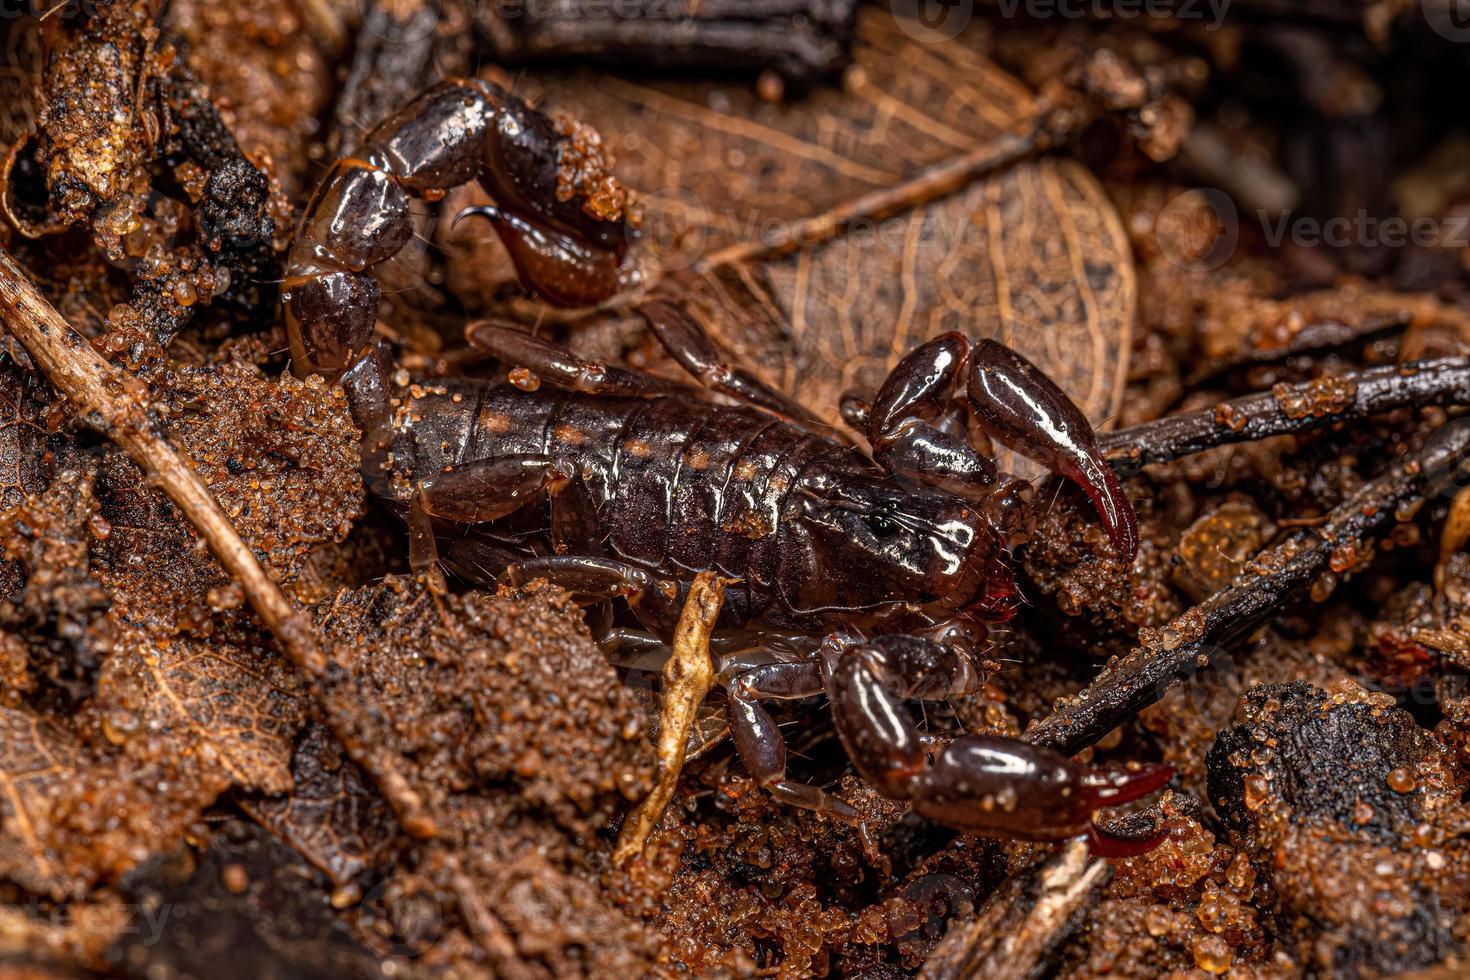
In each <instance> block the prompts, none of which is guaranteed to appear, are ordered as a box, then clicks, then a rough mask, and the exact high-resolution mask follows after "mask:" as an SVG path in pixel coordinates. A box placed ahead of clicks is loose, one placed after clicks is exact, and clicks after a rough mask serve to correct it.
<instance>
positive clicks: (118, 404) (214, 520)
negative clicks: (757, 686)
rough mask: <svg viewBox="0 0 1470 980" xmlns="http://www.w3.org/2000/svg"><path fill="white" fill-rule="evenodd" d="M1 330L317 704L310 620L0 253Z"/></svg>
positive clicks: (142, 393) (88, 349)
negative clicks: (236, 587)
mask: <svg viewBox="0 0 1470 980" xmlns="http://www.w3.org/2000/svg"><path fill="white" fill-rule="evenodd" d="M0 322H3V323H4V325H5V328H6V330H8V331H9V333H10V335H11V336H12V337H14V338H15V339H16V340H17V341H19V342H20V344H21V346H22V347H24V348H25V349H26V353H28V354H29V355H30V357H31V360H32V361H33V362H34V363H35V365H36V367H37V368H38V369H40V371H41V373H42V374H44V375H45V376H46V378H47V380H49V381H50V382H51V385H52V387H54V388H55V389H56V390H57V391H58V392H60V393H61V394H62V395H63V396H64V397H65V398H66V400H67V401H68V402H69V403H70V404H71V406H72V408H73V409H74V410H75V412H76V417H77V419H78V420H79V421H81V422H82V423H83V424H85V425H87V426H89V427H91V428H93V429H95V430H96V431H98V432H100V433H102V434H103V435H104V436H106V437H107V438H108V439H111V440H112V441H113V442H115V443H116V444H117V445H118V446H119V447H121V448H122V450H123V451H124V452H126V453H127V454H128V457H129V458H131V459H132V460H133V462H135V463H137V464H138V466H140V467H141V468H142V470H143V472H144V473H145V474H146V475H147V477H148V482H149V483H151V484H152V485H153V486H156V487H158V488H159V489H160V490H162V491H163V492H164V494H166V495H167V496H168V498H169V500H172V501H173V502H174V505H175V506H177V507H178V508H179V510H180V511H182V512H183V514H184V517H185V518H187V519H188V521H189V523H191V524H192V525H193V526H194V528H195V530H197V531H198V532H199V535H200V537H202V538H203V539H204V541H205V543H206V544H207V545H209V550H210V551H211V552H213V553H214V556H215V557H216V558H217V559H219V563H220V564H221V565H223V566H224V568H225V571H227V572H228V573H229V574H230V575H231V576H232V577H233V578H234V579H235V581H237V582H239V583H240V587H241V588H242V589H243V590H244V592H245V596H246V598H247V599H248V600H249V602H250V605H251V607H252V608H253V609H254V610H255V612H256V614H257V615H258V616H259V617H260V618H261V621H262V622H264V623H265V625H266V627H267V628H268V629H269V630H270V631H271V633H272V634H274V635H275V637H276V639H277V641H279V642H280V644H281V648H282V649H283V650H284V651H285V652H286V656H287V658H289V659H290V661H291V662H292V663H293V664H295V665H296V667H297V668H298V669H300V670H301V672H302V673H303V674H305V675H306V677H307V679H308V680H309V681H310V682H311V684H312V686H313V689H314V691H315V692H316V694H317V697H318V701H319V702H321V703H323V704H325V703H326V699H324V698H323V697H322V696H321V695H322V693H323V691H324V689H327V688H329V687H330V682H331V680H332V672H331V671H329V670H328V664H327V658H326V655H325V654H324V653H323V652H322V649H321V645H320V644H319V643H318V642H317V637H316V631H315V629H314V628H313V627H312V623H311V620H310V618H308V617H307V616H306V614H304V613H303V612H301V610H299V609H297V608H296V605H295V604H294V603H293V602H292V601H291V600H290V599H288V598H286V594H285V593H284V592H282V591H281V587H280V585H279V584H277V582H276V579H275V577H274V575H273V574H272V573H271V571H270V570H269V569H268V568H266V567H265V566H264V565H262V564H261V562H260V560H259V559H257V558H256V557H255V553H254V552H253V551H251V550H250V547H249V546H248V545H247V544H245V542H244V541H243V540H241V538H240V535H239V532H237V531H236V530H235V527H234V525H233V524H231V523H230V519H229V518H228V517H226V516H225V512H224V511H223V510H221V509H220V506H219V504H218V503H217V502H216V501H215V499H214V495H213V494H211V493H210V492H209V488H208V487H207V486H205V484H204V481H203V480H201V479H200V478H199V475H198V474H197V473H195V472H194V468H193V466H192V465H191V464H190V462H189V460H188V459H187V458H186V457H185V456H184V455H183V454H182V453H180V452H179V451H178V450H177V449H175V448H174V447H173V445H172V444H171V443H170V442H169V441H168V439H167V437H166V436H165V435H164V433H163V431H162V429H161V428H160V427H159V425H158V423H157V422H156V421H155V420H154V418H153V416H152V414H151V412H150V411H149V402H150V399H151V393H150V392H149V390H148V386H147V385H145V384H144V383H143V382H141V381H139V380H138V379H137V378H134V377H132V376H131V375H129V374H126V373H124V372H122V371H119V370H117V369H116V368H114V367H113V366H112V365H111V364H108V363H107V361H105V360H103V359H102V357H101V356H100V355H99V354H98V353H97V352H96V351H95V350H93V349H92V346H91V345H90V344H88V343H87V341H86V340H85V339H83V338H82V336H81V335H80V334H78V333H77V332H76V331H75V330H73V329H72V328H71V325H70V324H68V323H67V322H66V320H65V319H64V318H63V317H62V316H61V314H60V313H58V312H56V309H55V308H54V307H52V305H51V304H50V303H48V302H47V301H46V298H45V297H44V296H42V295H41V293H40V291H39V290H37V289H36V287H35V286H33V285H32V284H31V282H30V280H29V279H27V278H26V276H25V273H24V272H23V271H22V270H21V268H20V266H18V265H17V264H16V262H15V260H14V259H13V258H12V257H11V256H10V254H9V253H8V252H6V251H5V250H4V249H0ZM325 714H326V721H327V724H328V725H329V726H330V727H331V729H332V732H333V734H335V735H336V736H337V738H338V739H339V740H340V741H341V742H342V746H343V748H344V749H346V750H347V754H348V756H349V757H351V758H352V760H353V761H354V762H357V763H358V764H359V765H361V766H362V767H363V768H364V769H365V770H366V771H367V772H369V773H370V774H371V775H372V776H373V778H374V779H375V780H376V781H377V783H378V787H379V788H380V789H381V790H382V791H383V795H384V797H385V798H387V800H388V802H389V803H390V804H391V805H392V806H393V808H394V810H395V811H396V812H397V813H398V816H399V819H400V820H401V821H402V823H403V826H404V828H405V829H407V830H409V831H410V833H414V834H415V835H416V836H420V837H428V836H433V834H434V832H435V824H434V821H433V820H432V818H430V817H429V816H428V814H427V813H426V812H425V808H424V804H423V801H422V799H421V798H420V797H419V796H418V794H417V793H416V792H414V790H413V789H412V787H411V786H410V784H409V781H408V779H407V777H406V776H404V774H403V773H402V772H401V771H400V770H401V766H400V764H399V760H398V759H397V758H396V757H391V756H390V754H389V753H388V752H387V750H386V749H383V748H381V747H380V746H375V745H374V744H372V743H371V742H370V741H368V740H367V739H365V738H361V737H358V736H357V735H356V734H355V731H354V727H353V724H352V720H351V718H349V717H347V715H346V714H345V713H344V712H341V711H335V710H330V709H328V710H327V711H326V712H325Z"/></svg>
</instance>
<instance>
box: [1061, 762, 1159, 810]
mask: <svg viewBox="0 0 1470 980" xmlns="http://www.w3.org/2000/svg"><path fill="white" fill-rule="evenodd" d="M1173 778H1174V767H1173V766H1169V765H1162V764H1157V765H1148V766H1143V767H1142V768H1140V769H1136V770H1127V769H1094V770H1092V771H1091V772H1089V773H1088V774H1087V775H1086V776H1085V777H1084V783H1083V786H1082V794H1083V798H1084V799H1085V800H1086V801H1087V805H1088V806H1089V807H1091V808H1092V809H1094V810H1096V809H1097V808H1098V807H1104V806H1119V805H1121V804H1123V803H1131V802H1133V801H1134V800H1137V799H1142V798H1143V797H1145V796H1147V795H1148V794H1150V793H1153V792H1155V791H1157V790H1161V789H1163V788H1164V787H1165V786H1167V785H1169V780H1171V779H1173Z"/></svg>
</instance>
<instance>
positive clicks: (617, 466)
mask: <svg viewBox="0 0 1470 980" xmlns="http://www.w3.org/2000/svg"><path fill="white" fill-rule="evenodd" d="M456 399H457V401H456ZM430 402H433V403H434V404H432V405H431V404H430ZM446 403H448V404H446ZM451 407H452V409H453V410H450V411H446V409H450V408H451ZM400 417H401V419H402V421H403V424H402V425H401V427H400V429H399V432H398V435H397V438H396V439H395V442H394V447H393V451H394V465H393V469H394V471H395V472H397V473H400V474H408V473H412V474H414V475H415V476H416V477H418V478H424V477H425V476H428V475H432V474H433V473H435V472H438V471H439V470H441V469H443V468H444V467H445V466H447V465H452V466H462V465H464V464H465V463H467V462H470V461H472V460H476V459H486V458H498V457H502V456H507V455H513V454H524V455H546V456H551V457H553V458H557V459H562V460H566V461H568V462H571V463H573V464H574V465H575V467H576V469H577V471H578V475H579V479H578V480H577V481H575V482H574V483H573V485H572V486H571V487H569V488H567V489H566V490H564V491H562V493H561V494H560V495H558V496H557V497H555V498H552V499H551V500H550V501H549V502H548V503H547V504H546V505H542V506H541V507H540V510H539V512H538V513H537V514H535V515H534V516H533V515H528V514H518V515H514V516H513V517H511V518H508V519H507V520H506V521H505V522H501V524H503V525H504V527H500V526H497V527H496V528H492V529H486V530H490V531H491V532H492V533H493V531H494V530H501V531H503V532H505V533H506V534H507V535H508V536H510V537H514V535H513V534H510V532H511V529H513V528H516V529H525V528H527V527H531V528H535V529H537V530H539V531H540V532H541V533H542V534H543V536H544V540H543V541H540V542H534V543H533V542H531V541H529V540H526V539H525V538H524V537H522V538H521V547H522V548H524V549H525V550H531V549H532V548H534V550H535V551H538V552H541V553H546V552H549V551H552V550H559V551H566V552H570V553H579V554H596V555H605V556H607V557H613V558H619V559H623V560H626V561H629V562H632V563H635V564H638V565H641V566H643V567H644V568H647V569H648V570H650V571H652V572H654V573H656V574H658V575H661V576H664V577H668V578H676V579H687V578H689V577H690V576H691V575H692V573H693V572H696V571H702V570H705V569H714V570H717V571H719V572H720V573H721V574H724V575H728V576H731V577H735V578H740V579H743V580H746V582H747V583H748V586H749V587H750V588H751V590H752V591H753V592H755V593H757V594H754V595H751V596H750V599H751V600H753V601H755V602H756V603H757V604H761V600H762V599H763V598H765V596H764V595H763V594H764V592H765V589H764V586H765V585H766V584H767V583H768V579H769V576H768V575H767V574H766V573H765V569H767V568H770V567H772V566H773V564H774V563H773V561H771V560H768V559H767V556H768V555H769V554H770V552H771V550H772V549H773V548H774V547H775V534H776V532H777V530H778V527H779V524H780V515H781V508H782V506H783V504H784V503H785V501H786V498H787V495H788V494H789V493H790V491H791V489H792V487H793V486H794V485H795V484H796V482H797V480H798V478H799V477H800V475H801V473H802V472H803V471H804V470H806V469H807V467H809V466H811V465H813V464H816V463H821V462H832V461H835V458H836V457H847V456H851V455H852V451H851V450H849V449H847V448H845V447H842V446H840V445H839V444H837V443H835V442H833V441H831V440H828V439H825V438H822V437H821V436H816V435H811V434H809V433H807V432H805V431H803V430H801V429H798V428H796V427H795V426H792V425H789V424H787V423H785V422H782V421H779V420H777V419H775V418H773V417H772V416H769V415H766V414H763V413H760V412H756V411H753V410H749V409H743V408H729V407H721V406H716V405H711V404H708V403H705V402H700V401H696V400H692V399H689V400H686V399H681V398H675V397H665V398H652V399H624V398H595V397H588V396H585V395H577V394H571V393H566V392H561V391H554V390H543V391H536V392H526V391H522V390H521V389H518V388H516V387H514V386H512V385H508V384H500V385H486V384H484V383H481V382H473V381H458V382H453V383H451V384H449V385H448V386H446V387H442V388H435V389H427V390H425V392H424V394H423V396H422V397H421V398H418V399H416V400H414V401H412V402H411V403H410V405H409V407H408V409H407V411H406V412H405V413H401V416H400ZM843 461H844V462H846V463H848V465H851V461H850V460H846V459H844V460H843ZM409 486H410V484H409V483H408V482H407V481H401V482H400V483H399V485H398V487H397V488H396V490H397V492H396V493H393V494H391V495H392V496H397V497H400V499H401V498H403V496H404V494H405V493H406V492H407V490H408V488H409ZM378 489H379V491H380V492H381V491H382V490H383V489H384V488H383V487H379V488H378ZM579 509H580V510H583V511H585V515H584V520H582V521H580V522H578V521H573V520H569V519H568V518H569V517H571V516H573V515H574V514H575V513H576V512H577V511H578V510H579ZM558 512H560V513H558ZM566 527H581V528H582V533H583V534H584V535H585V536H584V537H583V538H582V539H581V540H561V541H556V540H553V537H554V534H555V533H556V532H555V531H554V529H561V528H566ZM558 545H559V546H561V547H557V546H558Z"/></svg>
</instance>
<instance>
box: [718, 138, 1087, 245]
mask: <svg viewBox="0 0 1470 980" xmlns="http://www.w3.org/2000/svg"><path fill="white" fill-rule="evenodd" d="M1060 136H1061V134H1055V133H1043V132H1042V131H1041V130H1040V129H1035V130H1032V131H1030V132H1026V133H1022V134H1019V135H1018V134H1008V135H1006V136H1003V137H1001V138H1000V139H999V140H997V141H996V142H994V143H987V144H985V145H984V146H981V147H977V148H976V149H973V150H971V151H970V152H968V153H963V154H961V155H960V156H957V157H955V158H954V159H952V160H946V161H944V162H943V163H940V164H936V165H935V166H932V167H930V168H929V169H927V170H925V171H923V172H922V173H920V174H918V175H917V176H915V177H914V178H912V179H910V180H905V181H902V182H901V183H899V184H898V185H896V186H894V187H884V188H881V189H879V190H875V191H872V192H870V193H867V194H861V195H859V196H857V197H855V198H853V199H852V200H851V201H848V202H846V203H845V204H842V205H840V206H838V207H835V208H833V209H831V210H830V211H824V212H822V213H821V214H818V215H814V216H813V217H810V218H806V219H804V220H801V221H796V222H792V223H790V224H783V225H781V226H780V227H779V228H777V229H776V230H774V231H772V232H771V233H770V234H769V235H767V236H765V237H762V238H758V239H754V240H752V241H746V242H736V243H735V244H734V245H730V246H728V247H726V248H722V249H720V250H719V251H718V252H714V253H712V254H710V255H708V256H706V257H705V258H704V259H702V260H700V262H699V263H698V265H697V266H696V268H697V269H698V271H701V272H703V271H706V270H709V269H715V268H719V267H721V266H728V265H738V264H740V263H744V262H751V261H755V260H757V259H769V258H772V257H774V256H777V255H781V254H782V253H785V252H790V251H792V250H794V249H798V248H809V247H811V246H813V245H818V244H820V243H822V242H825V241H827V240H828V239H830V238H836V237H837V236H838V235H840V234H842V232H843V231H845V230H846V229H847V228H848V226H850V225H851V224H852V223H853V222H856V221H881V220H882V219H884V218H887V217H890V216H892V215H895V214H897V213H899V212H900V211H908V210H911V209H913V208H915V207H918V206H919V205H921V204H925V203H927V202H929V201H933V200H935V199H937V198H940V197H944V196H945V195H947V194H952V193H954V192H955V191H957V190H959V189H960V188H962V187H966V186H968V185H970V184H971V183H973V182H974V181H975V180H976V179H978V178H980V177H983V176H985V175H986V174H990V173H994V172H995V171H997V170H1000V169H1002V168H1004V167H1008V166H1010V165H1011V164H1013V163H1016V162H1017V161H1019V160H1023V159H1025V158H1026V157H1028V156H1031V155H1032V154H1034V153H1037V152H1038V151H1040V150H1043V149H1045V148H1046V147H1047V146H1049V145H1052V144H1053V143H1055V142H1056V141H1057V140H1058V139H1059V138H1060Z"/></svg>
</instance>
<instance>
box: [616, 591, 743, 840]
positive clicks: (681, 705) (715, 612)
mask: <svg viewBox="0 0 1470 980" xmlns="http://www.w3.org/2000/svg"><path fill="white" fill-rule="evenodd" d="M727 584H728V582H727V580H726V579H723V578H720V577H719V576H717V575H715V574H714V573H713V572H700V573H699V574H698V575H696V576H695V577H694V583H693V584H692V585H691V586H690V587H689V597H688V598H687V599H685V600H684V609H683V611H682V612H681V613H680V615H679V625H678V626H677V627H676V628H675V630H674V652H673V655H672V656H671V657H669V660H668V663H666V664H664V672H663V680H664V696H663V702H662V704H661V705H660V706H659V729H658V782H657V783H655V784H654V787H653V791H652V792H650V793H649V794H648V796H646V797H644V799H643V802H641V803H639V804H638V806H637V807H636V808H635V809H634V810H633V812H632V813H630V814H629V815H628V819H627V821H626V822H625V823H624V824H623V829H622V832H621V833H619V834H618V846H617V850H615V851H614V852H613V862H614V863H616V864H623V863H625V862H626V861H628V860H630V859H632V858H634V857H637V856H638V855H639V854H642V853H643V846H644V844H646V843H647V842H648V835H649V834H650V833H652V832H653V828H654V825H655V824H657V823H658V821H659V818H660V817H662V816H663V813H664V808H665V807H667V806H668V805H669V800H671V799H673V797H674V789H675V787H676V786H677V785H678V783H679V773H680V772H681V771H682V770H683V768H684V755H685V753H686V751H687V750H688V746H689V733H690V732H691V731H692V730H693V729H694V725H695V722H696V721H697V719H698V713H699V706H700V704H701V703H703V701H704V697H705V695H706V694H708V693H709V690H710V688H711V687H712V686H714V682H715V667H714V663H713V662H712V661H711V660H710V653H709V640H710V635H711V634H712V633H713V632H714V629H715V620H717V619H718V618H719V616H720V607H721V606H723V605H724V602H725V586H726V585H727Z"/></svg>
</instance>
